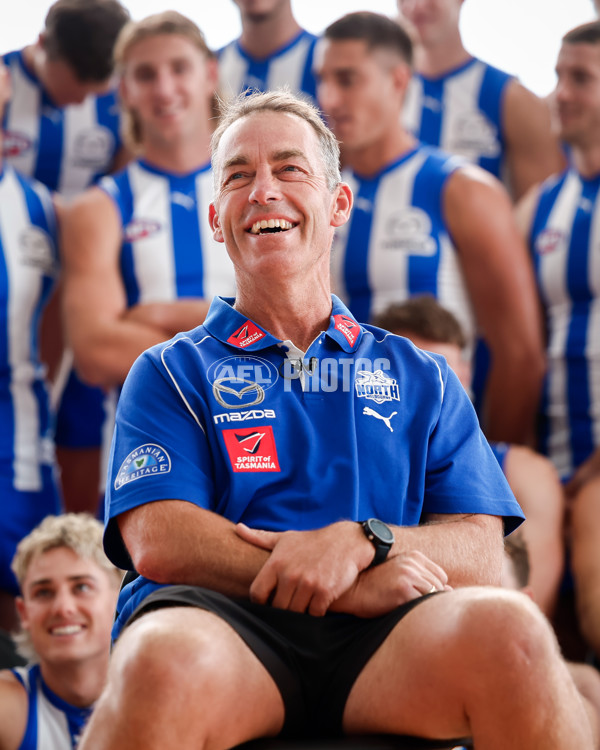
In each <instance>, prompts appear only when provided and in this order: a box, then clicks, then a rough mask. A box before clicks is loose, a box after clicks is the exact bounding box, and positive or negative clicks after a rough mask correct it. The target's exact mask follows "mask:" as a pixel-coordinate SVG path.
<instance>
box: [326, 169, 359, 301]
mask: <svg viewBox="0 0 600 750" xmlns="http://www.w3.org/2000/svg"><path fill="white" fill-rule="evenodd" d="M342 180H343V181H344V182H345V183H347V184H348V185H349V186H350V189H351V190H352V195H353V196H354V201H355V203H354V207H353V208H352V211H353V212H354V211H355V210H356V193H357V190H358V183H357V180H356V178H355V177H354V175H353V174H352V172H350V171H349V170H344V172H342ZM351 223H352V214H351V215H350V218H349V219H348V221H347V222H346V223H345V224H343V225H342V226H341V227H337V228H336V230H335V233H334V235H333V244H332V246H331V265H330V267H331V288H332V291H333V293H334V294H337V296H338V297H339V298H340V299H342V300H345V301H346V302H347V301H348V290H347V289H346V285H345V283H344V257H345V255H346V243H347V242H348V234H349V232H350V224H351Z"/></svg>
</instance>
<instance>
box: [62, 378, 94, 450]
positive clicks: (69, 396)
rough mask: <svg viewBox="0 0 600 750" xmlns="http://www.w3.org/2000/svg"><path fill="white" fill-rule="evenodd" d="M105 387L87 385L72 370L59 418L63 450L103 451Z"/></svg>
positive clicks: (63, 393) (64, 392)
mask: <svg viewBox="0 0 600 750" xmlns="http://www.w3.org/2000/svg"><path fill="white" fill-rule="evenodd" d="M105 397H106V394H105V392H104V391H103V390H102V388H95V387H93V386H90V385H86V384H85V383H83V382H82V381H81V380H80V379H79V377H78V376H77V374H76V373H75V371H74V370H72V371H71V374H70V375H69V379H68V380H67V384H66V385H65V388H64V390H63V392H62V395H61V399H60V405H59V408H58V413H57V415H56V435H55V442H56V445H57V446H60V447H62V448H99V447H100V446H101V445H102V429H103V426H104V421H105V419H106V410H105V408H104V399H105Z"/></svg>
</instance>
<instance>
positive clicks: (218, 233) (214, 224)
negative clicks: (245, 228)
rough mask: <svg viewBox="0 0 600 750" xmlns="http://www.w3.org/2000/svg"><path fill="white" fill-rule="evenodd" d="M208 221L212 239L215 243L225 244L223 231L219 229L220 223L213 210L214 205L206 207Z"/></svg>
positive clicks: (217, 215) (214, 209)
mask: <svg viewBox="0 0 600 750" xmlns="http://www.w3.org/2000/svg"><path fill="white" fill-rule="evenodd" d="M208 221H209V224H210V228H211V229H212V231H213V237H214V238H215V240H216V241H217V242H225V238H224V237H223V230H222V229H221V222H220V221H219V214H218V213H217V209H216V208H215V204H214V203H211V204H210V206H209V207H208Z"/></svg>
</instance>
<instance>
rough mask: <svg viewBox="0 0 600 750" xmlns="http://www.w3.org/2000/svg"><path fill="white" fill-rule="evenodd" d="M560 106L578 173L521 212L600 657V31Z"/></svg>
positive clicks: (569, 62)
mask: <svg viewBox="0 0 600 750" xmlns="http://www.w3.org/2000/svg"><path fill="white" fill-rule="evenodd" d="M556 73H557V77H558V80H557V84H556V89H555V91H554V93H553V95H552V97H551V101H552V106H553V109H554V121H555V125H556V128H557V131H558V135H559V137H560V138H561V140H562V141H563V142H565V143H566V144H567V145H568V147H569V155H570V165H569V168H568V169H567V170H565V171H564V172H562V173H560V174H557V175H554V176H553V177H551V178H550V179H548V180H546V181H545V182H543V183H542V184H541V185H539V186H537V187H535V188H533V189H532V190H531V191H530V193H529V194H528V195H527V196H525V198H524V199H523V201H522V202H521V204H520V205H519V207H518V215H519V217H520V221H521V224H522V229H523V234H524V236H525V237H526V238H527V240H528V242H529V246H530V251H531V255H532V257H533V262H534V268H535V273H536V277H537V282H538V289H539V296H540V300H541V303H542V305H543V307H544V311H545V315H546V321H547V344H546V346H547V351H548V373H547V383H546V387H545V389H544V399H543V401H542V404H541V419H540V422H541V434H540V450H541V451H542V452H543V453H545V454H546V455H548V456H549V458H550V459H551V460H552V462H553V463H554V465H555V466H556V468H557V470H558V473H559V475H560V477H561V479H562V480H563V481H564V482H565V487H566V491H567V494H568V495H570V496H571V498H572V502H571V521H572V533H571V535H570V542H571V548H572V556H571V560H572V567H573V573H574V576H575V581H576V589H575V590H576V600H577V609H578V615H579V622H580V626H581V629H582V633H583V635H584V636H585V638H586V639H587V641H588V643H589V644H590V646H591V647H592V648H593V649H594V651H595V652H596V655H597V656H600V597H599V591H600V564H599V562H600V560H599V558H598V552H597V550H598V540H599V539H600V523H599V521H600V514H599V513H598V509H599V506H598V499H599V498H600V493H599V489H600V482H599V476H600V390H599V388H598V384H599V383H600V335H599V334H598V331H599V330H600V281H599V280H600V265H599V253H598V248H599V244H600V220H599V219H600V22H598V21H594V22H592V23H588V24H584V25H582V26H578V27H577V28H575V29H572V30H571V31H569V32H568V33H567V34H565V36H564V37H563V40H562V46H561V48H560V51H559V53H558V58H557V63H556Z"/></svg>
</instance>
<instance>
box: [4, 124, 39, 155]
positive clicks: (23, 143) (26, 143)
mask: <svg viewBox="0 0 600 750" xmlns="http://www.w3.org/2000/svg"><path fill="white" fill-rule="evenodd" d="M31 146H32V142H31V139H29V138H28V137H27V136H26V135H24V134H23V133H15V132H14V131H10V130H6V131H5V132H4V137H3V140H2V153H3V155H4V156H6V157H9V156H20V155H21V154H24V153H25V152H26V151H29V149H30V148H31Z"/></svg>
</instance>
